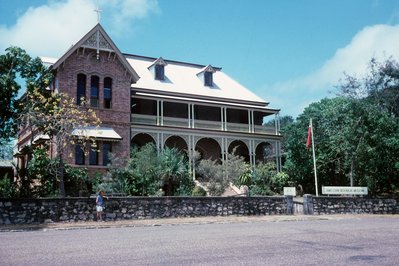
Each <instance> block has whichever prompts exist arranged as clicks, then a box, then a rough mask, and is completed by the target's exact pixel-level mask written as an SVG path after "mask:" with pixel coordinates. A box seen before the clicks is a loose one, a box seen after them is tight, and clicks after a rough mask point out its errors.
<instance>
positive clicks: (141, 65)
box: [124, 54, 268, 107]
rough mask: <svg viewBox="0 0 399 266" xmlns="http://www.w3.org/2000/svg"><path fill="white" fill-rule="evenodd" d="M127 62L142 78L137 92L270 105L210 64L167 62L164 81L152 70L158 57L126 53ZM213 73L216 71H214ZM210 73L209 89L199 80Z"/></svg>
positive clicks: (133, 87)
mask: <svg viewBox="0 0 399 266" xmlns="http://www.w3.org/2000/svg"><path fill="white" fill-rule="evenodd" d="M124 55H125V57H126V59H127V61H128V62H129V63H130V64H131V65H132V67H133V68H134V69H135V70H136V71H137V73H138V74H139V75H140V79H139V80H138V81H137V83H135V84H132V89H133V90H135V91H140V92H146V93H152V94H157V93H158V94H162V95H165V94H167V95H172V96H179V97H183V96H185V97H190V98H198V99H208V100H211V99H212V100H218V101H223V102H226V103H230V102H234V103H241V104H246V105H253V106H257V107H262V106H267V105H268V103H267V102H266V101H265V100H263V99H262V98H260V97H259V96H257V95H256V94H254V93H253V92H251V91H250V90H248V89H247V88H246V87H244V86H243V85H241V84H240V83H238V82H237V81H235V80H234V79H233V78H231V77H230V76H228V75H227V74H225V73H224V72H223V71H221V68H216V67H212V66H210V65H207V66H205V65H197V64H191V63H184V62H177V61H172V60H166V59H165V60H164V61H165V62H166V63H167V64H168V66H167V68H168V69H167V71H168V75H167V79H166V80H165V81H162V82H160V81H159V80H156V79H155V78H154V75H153V74H152V73H151V71H150V70H149V69H148V68H149V66H151V65H152V64H153V63H154V61H155V60H156V58H150V57H144V56H138V55H129V54H124ZM212 70H213V71H212ZM204 71H205V72H206V71H212V72H213V86H212V87H207V86H205V85H204V82H203V81H201V79H200V78H199V74H200V73H203V72H204Z"/></svg>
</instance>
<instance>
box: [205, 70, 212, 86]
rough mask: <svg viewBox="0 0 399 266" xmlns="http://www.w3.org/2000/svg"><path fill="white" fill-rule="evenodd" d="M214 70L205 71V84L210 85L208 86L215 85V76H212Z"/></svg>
mask: <svg viewBox="0 0 399 266" xmlns="http://www.w3.org/2000/svg"><path fill="white" fill-rule="evenodd" d="M212 74H213V73H212V72H209V71H207V72H204V85H205V86H208V87H212V85H213V76H212Z"/></svg>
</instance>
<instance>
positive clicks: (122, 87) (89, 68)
mask: <svg viewBox="0 0 399 266" xmlns="http://www.w3.org/2000/svg"><path fill="white" fill-rule="evenodd" d="M80 73H82V74H85V75H86V98H87V99H90V80H91V76H92V75H96V76H98V77H99V78H100V86H99V107H98V108H93V109H94V110H96V113H97V116H98V117H99V118H100V120H101V121H102V124H101V126H104V127H112V128H113V129H114V130H115V131H116V132H117V133H118V134H119V135H120V136H121V137H122V138H123V139H122V140H121V141H118V142H113V143H112V152H113V153H116V154H118V156H119V157H121V158H123V159H124V160H127V159H128V158H129V150H130V104H131V102H130V85H131V84H130V77H129V74H127V73H126V71H125V68H124V67H123V65H122V64H121V62H120V61H119V60H118V58H117V57H114V56H113V54H112V55H111V56H110V55H109V54H108V53H106V52H100V59H99V60H97V58H96V52H95V51H94V50H91V49H85V50H83V49H78V50H77V52H75V53H73V54H72V55H71V56H70V57H68V58H67V59H66V60H65V62H64V63H63V64H62V65H61V66H60V67H59V68H58V69H57V75H56V77H57V81H58V82H57V83H58V89H59V91H60V92H64V93H67V94H69V95H70V96H71V97H74V98H76V92H77V75H78V74H80ZM105 77H111V78H112V108H111V109H104V108H103V103H104V100H103V99H104V91H103V85H104V78H105ZM65 156H66V158H65V159H66V160H67V162H68V163H69V164H71V165H74V163H75V158H74V147H70V149H69V150H68V151H67V152H66V153H65ZM101 165H102V154H100V155H99V166H91V165H89V163H88V160H86V165H85V167H86V168H88V169H89V172H90V173H95V172H103V171H104V169H105V168H104V167H102V166H101Z"/></svg>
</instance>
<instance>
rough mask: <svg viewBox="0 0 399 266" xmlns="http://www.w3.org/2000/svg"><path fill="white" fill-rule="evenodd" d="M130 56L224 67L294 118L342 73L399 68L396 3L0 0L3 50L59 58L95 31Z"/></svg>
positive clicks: (359, 0) (0, 44)
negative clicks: (377, 63)
mask: <svg viewBox="0 0 399 266" xmlns="http://www.w3.org/2000/svg"><path fill="white" fill-rule="evenodd" d="M97 6H99V7H100V9H101V10H102V13H101V24H102V25H103V27H104V28H105V30H106V31H107V32H108V34H109V35H110V36H111V38H112V39H113V40H114V42H115V43H116V45H117V46H118V47H119V49H120V50H121V51H122V52H124V53H131V54H139V55H146V56H153V57H159V56H162V57H163V58H165V59H171V60H179V61H185V62H192V63H198V64H211V65H213V66H218V67H222V69H223V71H224V72H226V73H227V74H229V75H230V76H231V77H233V78H234V79H235V80H237V81H238V82H240V83H241V84H243V85H244V86H246V87H247V88H249V89H250V90H252V91H253V92H255V93H256V94H257V95H259V96H260V97H262V98H263V99H265V100H266V101H268V102H270V107H273V108H278V109H281V114H282V115H292V116H293V117H296V116H297V115H298V114H300V113H302V111H303V108H305V107H306V106H308V105H309V104H310V103H312V102H315V101H319V100H320V99H322V98H324V97H333V96H334V94H332V93H330V92H331V91H334V90H335V89H334V86H335V85H338V84H339V79H340V78H342V77H343V72H344V71H345V72H347V73H349V74H356V75H357V76H361V75H362V74H364V73H365V72H366V70H367V62H368V61H369V60H370V59H371V57H377V58H379V59H380V60H383V59H386V58H388V57H390V56H393V57H394V58H395V59H396V60H398V61H399V1H397V0H380V1H379V0H334V1H330V0H302V1H299V0H298V1H295V0H291V1H288V0H280V1H271V0H252V1H249V0H217V1H215V0H201V1H198V0H64V1H57V0H51V1H47V0H26V1H24V0H14V1H6V0H0V36H1V37H0V49H1V51H2V53H3V51H4V49H5V48H6V47H8V46H10V45H18V46H21V47H22V48H24V49H26V50H27V51H28V52H29V53H30V54H32V55H35V56H51V57H59V56H61V55H62V54H63V53H64V52H65V51H66V50H67V49H68V48H69V47H70V46H71V45H72V44H73V43H75V42H77V41H78V40H79V39H80V38H81V37H82V36H83V35H84V34H85V33H86V32H87V31H88V30H90V29H91V28H92V27H93V26H94V25H95V24H96V23H97V14H96V13H95V12H94V11H93V10H94V9H95V8H96V7H97Z"/></svg>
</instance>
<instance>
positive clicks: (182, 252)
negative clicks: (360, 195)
mask: <svg viewBox="0 0 399 266" xmlns="http://www.w3.org/2000/svg"><path fill="white" fill-rule="evenodd" d="M0 265H399V216H387V217H378V218H373V217H362V216H359V217H350V218H336V219H329V220H308V221H285V222H271V221H256V220H254V221H251V222H246V223H242V222H238V223H226V224H221V223H217V224H212V223H211V224H181V225H162V226H144V227H121V228H102V229H74V230H46V231H24V232H1V233H0Z"/></svg>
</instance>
